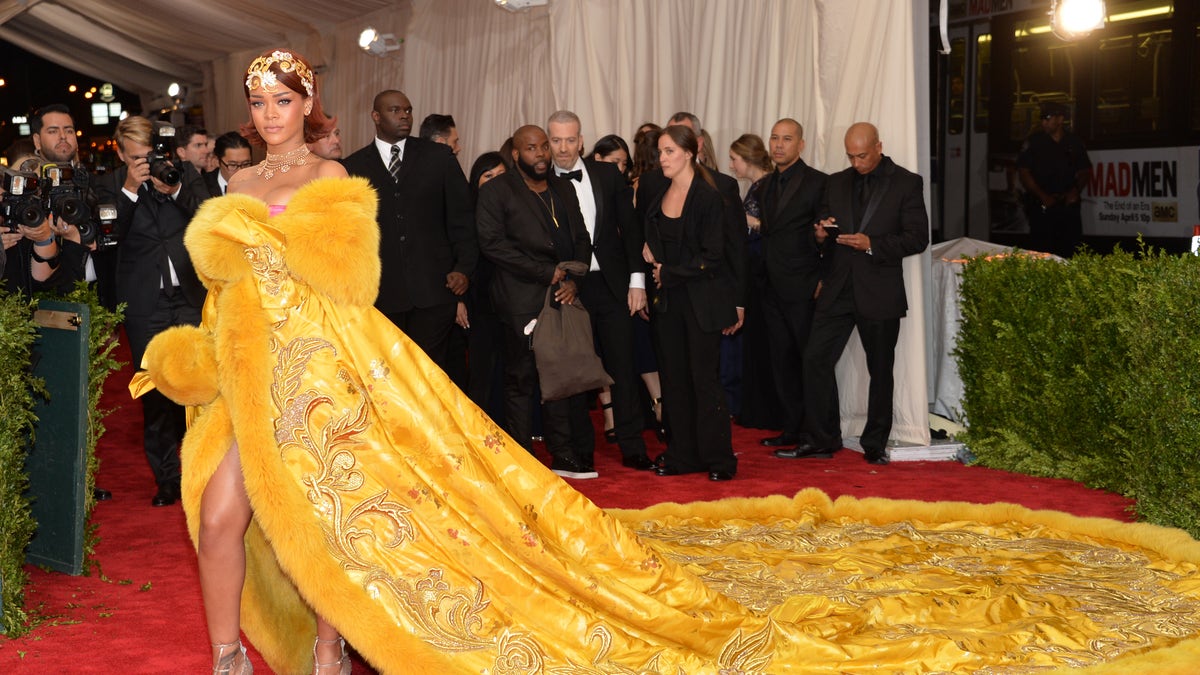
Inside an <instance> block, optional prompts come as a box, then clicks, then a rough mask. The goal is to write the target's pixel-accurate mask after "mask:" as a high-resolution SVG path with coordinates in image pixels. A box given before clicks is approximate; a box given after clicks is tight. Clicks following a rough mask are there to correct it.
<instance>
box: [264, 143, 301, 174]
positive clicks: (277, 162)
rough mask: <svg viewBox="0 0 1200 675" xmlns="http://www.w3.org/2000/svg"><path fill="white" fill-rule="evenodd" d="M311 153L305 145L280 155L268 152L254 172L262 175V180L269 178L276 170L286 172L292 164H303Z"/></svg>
mask: <svg viewBox="0 0 1200 675" xmlns="http://www.w3.org/2000/svg"><path fill="white" fill-rule="evenodd" d="M311 154H312V153H311V152H309V149H308V146H306V145H302V146H300V147H298V148H296V149H295V150H292V151H289V152H285V153H283V154H282V155H272V154H271V153H269V152H268V153H267V158H266V159H264V160H263V161H262V162H260V163H259V165H258V169H257V171H256V173H257V174H258V175H260V176H262V177H263V180H271V178H272V177H274V176H275V172H276V171H278V172H279V173H287V172H288V171H289V170H290V169H291V168H292V167H293V166H304V165H305V164H307V163H308V156H309V155H311Z"/></svg>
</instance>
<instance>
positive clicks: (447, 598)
mask: <svg viewBox="0 0 1200 675" xmlns="http://www.w3.org/2000/svg"><path fill="white" fill-rule="evenodd" d="M442 574H443V572H442V570H440V569H437V568H434V569H431V570H429V573H428V574H427V575H426V576H425V577H424V578H422V579H418V580H417V582H416V583H415V584H410V583H409V582H408V581H407V580H405V579H397V578H395V577H391V576H388V575H387V574H385V573H384V572H383V570H380V569H378V568H376V569H374V570H371V572H370V573H369V574H367V576H366V578H365V579H364V580H363V585H364V586H365V587H366V588H367V589H368V590H369V591H372V595H373V596H376V597H377V594H378V591H379V589H384V590H388V591H390V592H391V594H392V596H393V597H395V598H396V600H397V601H399V603H400V604H399V606H400V608H401V609H402V610H403V611H404V614H405V615H406V616H408V618H409V620H410V621H411V622H412V625H413V628H414V629H415V630H417V631H419V635H420V637H421V639H422V640H424V641H425V642H427V643H429V644H431V645H433V646H435V647H437V648H439V649H443V650H446V651H449V652H465V651H473V650H477V649H486V648H488V647H491V646H492V645H493V644H494V641H493V640H492V639H489V638H486V637H482V636H480V635H478V633H479V631H480V630H481V629H482V627H483V616H482V615H483V611H484V610H485V609H487V607H488V605H489V604H491V602H490V601H488V600H485V599H484V598H483V595H484V593H483V583H482V582H480V581H479V580H478V579H477V580H475V591H474V593H468V592H467V591H465V590H452V589H451V588H450V585H449V584H447V583H446V582H445V581H443V580H442Z"/></svg>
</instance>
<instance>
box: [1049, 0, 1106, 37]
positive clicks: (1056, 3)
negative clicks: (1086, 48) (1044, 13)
mask: <svg viewBox="0 0 1200 675" xmlns="http://www.w3.org/2000/svg"><path fill="white" fill-rule="evenodd" d="M1104 14H1105V12H1104V0H1051V2H1050V28H1051V30H1053V31H1054V34H1055V35H1057V36H1058V37H1059V38H1061V39H1063V40H1080V39H1083V38H1085V37H1087V36H1088V35H1089V34H1091V32H1092V31H1094V30H1098V29H1100V28H1104Z"/></svg>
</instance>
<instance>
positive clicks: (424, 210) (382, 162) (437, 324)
mask: <svg viewBox="0 0 1200 675" xmlns="http://www.w3.org/2000/svg"><path fill="white" fill-rule="evenodd" d="M371 119H372V120H373V121H374V122H375V140H374V142H372V143H370V144H369V145H367V146H366V147H364V148H362V149H361V150H359V151H358V152H355V153H354V154H352V155H350V156H349V157H347V158H346V159H345V160H343V161H342V164H344V165H345V167H346V171H347V172H349V173H350V174H351V175H354V176H364V177H366V178H367V179H368V180H370V181H371V186H372V187H374V188H375V191H376V192H377V193H378V194H379V211H378V216H377V218H378V220H379V230H380V240H379V256H380V258H381V259H382V263H383V271H382V275H381V278H380V283H379V297H378V298H377V299H376V300H375V307H377V308H378V309H379V311H381V312H383V314H384V315H386V316H387V317H388V319H390V320H391V321H392V323H394V324H396V326H397V327H399V328H400V329H401V330H403V331H404V332H405V334H407V335H408V337H410V338H412V340H413V342H415V343H417V344H418V345H420V347H421V349H423V350H425V353H426V354H428V355H429V357H430V358H431V359H433V361H434V362H435V363H437V364H438V366H439V367H442V368H444V367H445V364H446V345H447V342H448V340H449V337H450V329H451V328H452V327H453V325H454V312H455V308H456V306H457V301H458V299H459V298H460V297H461V296H462V295H463V294H464V293H466V292H467V286H468V283H469V281H468V279H469V277H470V275H471V273H472V272H474V271H475V262H476V261H477V260H478V257H479V248H478V245H477V243H476V239H475V220H474V215H473V214H472V212H471V193H470V190H469V189H468V188H467V179H466V177H464V176H463V172H462V167H460V166H459V165H458V162H457V161H455V159H454V155H453V154H451V153H450V150H449V149H448V148H447V147H446V146H444V145H441V144H439V143H431V142H429V141H426V140H423V139H420V138H412V137H410V136H409V134H410V133H411V132H412V121H413V115H412V103H411V102H409V100H408V97H407V96H405V95H404V94H403V93H402V92H399V91H392V90H388V91H382V92H380V93H379V94H377V95H376V96H375V103H374V109H373V110H372V111H371Z"/></svg>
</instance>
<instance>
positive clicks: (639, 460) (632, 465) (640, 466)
mask: <svg viewBox="0 0 1200 675" xmlns="http://www.w3.org/2000/svg"><path fill="white" fill-rule="evenodd" d="M621 466H623V467H625V468H627V469H637V470H638V471H650V470H652V469H654V468H655V466H656V465H655V464H654V462H652V461H651V460H650V458H649V457H647V456H645V455H634V456H632V457H622V458H621Z"/></svg>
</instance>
